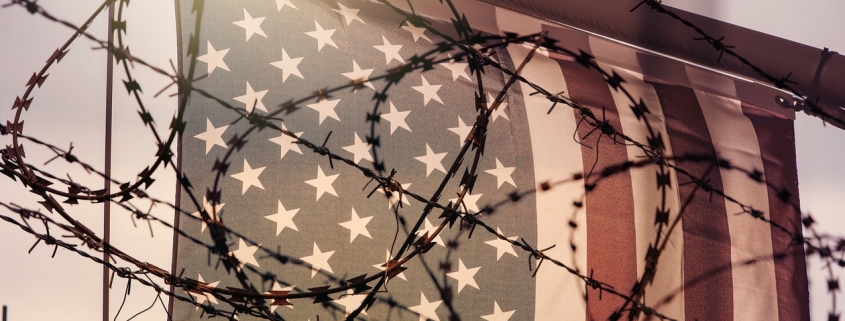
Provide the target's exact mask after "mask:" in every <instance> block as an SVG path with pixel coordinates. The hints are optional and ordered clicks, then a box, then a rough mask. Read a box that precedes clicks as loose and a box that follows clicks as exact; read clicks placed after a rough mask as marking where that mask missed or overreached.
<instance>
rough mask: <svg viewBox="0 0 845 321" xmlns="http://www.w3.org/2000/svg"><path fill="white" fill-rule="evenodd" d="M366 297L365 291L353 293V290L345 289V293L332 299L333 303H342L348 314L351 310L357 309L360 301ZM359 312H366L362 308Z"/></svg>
mask: <svg viewBox="0 0 845 321" xmlns="http://www.w3.org/2000/svg"><path fill="white" fill-rule="evenodd" d="M366 298H367V293H359V294H355V290H353V289H349V290H346V295H343V296H341V297H340V298H338V299H336V300H334V303H337V304H340V305H342V306H343V307H344V308H345V309H346V315H347V316H348V315H349V314H350V313H352V311H355V310H356V309H358V307H359V306H361V302H364V299H366ZM361 313H363V314H367V311H366V310H362V311H361Z"/></svg>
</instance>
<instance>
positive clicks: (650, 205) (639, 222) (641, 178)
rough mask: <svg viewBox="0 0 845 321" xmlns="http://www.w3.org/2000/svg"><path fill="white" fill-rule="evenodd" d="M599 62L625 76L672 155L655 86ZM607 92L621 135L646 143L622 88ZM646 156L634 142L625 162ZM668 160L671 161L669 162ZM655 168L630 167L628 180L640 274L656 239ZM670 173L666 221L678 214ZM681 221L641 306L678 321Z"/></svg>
mask: <svg viewBox="0 0 845 321" xmlns="http://www.w3.org/2000/svg"><path fill="white" fill-rule="evenodd" d="M599 66H601V68H602V69H603V70H606V71H611V70H613V71H615V72H616V73H618V74H620V75H622V78H624V79H625V89H627V90H628V92H630V93H631V95H633V96H634V99H642V100H643V102H644V103H645V104H646V106H648V108H649V113H648V114H645V117H646V118H647V119H648V121H649V123H650V124H651V125H652V128H654V130H655V131H656V132H659V133H660V135H661V136H662V137H663V139H664V140H663V142H664V144H665V145H666V149H665V155H672V144H671V143H670V142H669V135H668V134H667V133H666V124H665V122H664V118H663V109H662V106H661V105H660V99H659V98H658V97H657V92H656V91H655V90H654V87H652V86H651V85H650V84H648V83H646V82H645V81H643V76H642V75H641V74H639V73H635V72H631V71H628V70H626V69H622V68H616V67H613V66H610V65H607V64H602V63H599ZM608 87H609V86H608ZM608 90H610V92H611V94H612V95H613V101H614V102H615V103H616V110H617V111H618V113H619V119H620V122H621V123H622V130H623V132H624V133H625V135H628V137H631V138H632V139H634V140H636V141H639V142H647V141H648V130H647V129H646V127H645V125H644V124H643V122H642V121H640V120H638V119H637V117H636V116H635V115H634V112H633V111H632V110H631V107H630V106H631V101H630V100H629V99H628V97H627V96H625V94H624V93H623V92H622V91H616V90H613V89H612V88H608ZM644 158H645V154H644V153H643V151H642V149H640V148H639V147H637V146H628V160H629V161H632V162H637V161H642V160H643V159H644ZM670 163H673V162H671V161H670ZM656 170H657V166H649V167H642V168H632V169H631V184H632V185H633V192H634V214H635V220H634V224H635V226H636V233H637V275H638V276H642V275H643V271H644V270H645V258H646V252H647V251H648V246H649V244H651V243H652V242H654V240H655V237H656V233H657V228H656V225H655V224H654V223H655V222H654V219H655V211H656V209H657V208H659V207H660V203H661V201H662V197H663V196H662V194H661V193H659V192H657V191H658V189H657V180H656V179H655V171H656ZM669 175H670V177H671V181H672V182H671V185H670V186H669V187H670V188H669V189H668V191H667V193H666V208H667V209H669V210H670V212H669V222H670V223H671V222H673V221H674V220H675V218H676V217H677V216H678V211H679V209H680V205H679V204H680V201H679V196H678V179H677V177H676V175H675V172H674V171H670V172H669ZM680 223H681V224H679V225H677V226H676V227H675V229H674V230H673V231H672V234H671V235H670V236H669V242H668V243H667V246H666V249H665V250H664V251H663V253H662V254H661V255H660V260H659V261H658V266H657V273H656V274H655V277H654V281H653V282H652V284H651V285H650V286H648V287H646V291H645V293H646V296H645V299H646V301H645V304H646V305H647V306H650V307H654V308H657V310H658V311H659V312H660V313H662V314H664V315H667V316H669V317H672V318H675V319H676V320H679V321H682V320H684V293H683V291H680V292H678V290H679V289H683V283H684V275H683V272H684V271H683V269H682V268H680V267H682V266H683V258H684V256H683V255H684V252H683V250H684V231H683V229H682V228H681V226H683V221H681V222H680ZM662 233H663V234H664V236H662V237H661V239H662V238H663V237H665V233H666V231H665V230H664V231H663V232H662ZM670 296H671V298H672V299H671V300H670V301H669V302H665V303H662V304H660V305H659V306H658V303H659V302H660V301H662V300H664V299H666V298H667V297H670Z"/></svg>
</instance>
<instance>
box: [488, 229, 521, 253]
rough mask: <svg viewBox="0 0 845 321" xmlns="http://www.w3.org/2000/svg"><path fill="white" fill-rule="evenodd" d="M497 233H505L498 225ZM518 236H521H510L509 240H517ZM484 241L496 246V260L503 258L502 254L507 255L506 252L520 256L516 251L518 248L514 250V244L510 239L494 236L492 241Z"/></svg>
mask: <svg viewBox="0 0 845 321" xmlns="http://www.w3.org/2000/svg"><path fill="white" fill-rule="evenodd" d="M496 233H499V234H500V235H505V234H504V233H502V230H500V229H499V228H498V227H496ZM518 238H519V236H514V237H509V238H508V240H511V241H516V240H517V239H518ZM484 243H486V244H487V245H490V246H492V247H495V248H496V261H498V260H499V259H501V258H502V255H505V253H508V254H510V255H513V256H514V257H519V255H518V254H517V253H516V250H514V248H513V244H511V243H510V242H508V241H505V240H503V239H500V238H498V237H496V238H494V239H492V240H490V241H486V242H484Z"/></svg>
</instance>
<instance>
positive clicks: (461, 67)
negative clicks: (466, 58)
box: [440, 54, 472, 82]
mask: <svg viewBox="0 0 845 321" xmlns="http://www.w3.org/2000/svg"><path fill="white" fill-rule="evenodd" d="M440 65H441V66H443V67H446V69H449V71H451V72H452V81H455V80H458V78H460V77H464V78H466V79H467V80H469V81H470V82H472V78H469V74H467V72H466V69H467V66H469V63H466V62H457V61H455V59H452V55H451V54H450V55H449V62H441V63H440Z"/></svg>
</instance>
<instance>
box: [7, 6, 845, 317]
mask: <svg viewBox="0 0 845 321" xmlns="http://www.w3.org/2000/svg"><path fill="white" fill-rule="evenodd" d="M266 1H269V0H266ZM300 1H301V0H300ZM98 2H99V1H92V0H76V1H62V0H41V1H39V2H38V4H39V5H41V6H43V7H44V8H45V9H46V10H48V11H49V12H50V13H52V14H53V15H55V16H57V17H59V18H62V19H66V20H68V21H70V22H72V23H74V24H77V25H78V24H81V23H82V22H83V21H84V20H85V19H87V17H88V16H89V15H90V14H91V12H92V11H93V10H94V8H96V7H97V6H98V5H99V3H98ZM664 3H665V4H668V5H670V6H675V7H678V8H682V9H685V10H689V11H693V12H696V13H699V14H703V15H707V16H710V17H713V18H716V19H720V20H726V21H729V22H732V23H735V24H738V25H741V26H744V27H748V28H752V29H755V30H759V31H762V32H765V33H769V34H773V35H776V36H779V37H782V38H786V39H790V40H793V41H797V42H801V43H805V44H808V45H811V46H814V47H829V48H831V49H832V50H840V51H845V34H843V30H845V19H841V17H840V15H841V14H842V13H845V2H842V1H834V0H824V1H821V0H807V1H803V2H800V5H798V4H797V3H798V2H796V1H784V0H776V1H763V0H746V1H726V0H718V1H692V0H665V1H664ZM124 20H128V21H129V26H128V28H127V30H128V35H127V39H126V40H127V42H128V43H129V44H130V48H131V50H132V53H133V55H136V56H139V57H143V58H144V59H145V60H147V61H149V62H151V63H152V64H154V65H157V66H159V67H162V68H169V67H168V66H169V61H170V60H173V61H174V63H175V60H176V49H175V48H176V37H175V32H174V30H175V14H174V11H173V1H172V0H144V1H141V0H133V1H132V4H131V6H130V7H129V10H128V12H127V13H126V16H125V17H124ZM105 21H106V20H105V19H104V16H101V17H99V18H98V19H97V20H96V21H95V23H94V24H93V25H92V26H91V28H90V30H89V32H91V33H92V34H94V35H95V36H97V37H101V38H104V37H105V36H106V32H105V30H106V24H105ZM71 34H72V31H71V30H69V29H67V28H66V27H63V26H60V25H58V24H55V23H52V22H49V21H47V20H45V19H44V18H42V17H39V16H33V15H30V14H29V13H27V12H26V11H25V10H24V9H23V8H20V7H18V6H12V7H9V8H3V9H0V48H3V49H2V50H0V102H5V103H0V104H9V105H10V104H11V103H12V102H13V101H14V99H15V96H18V95H21V94H22V93H23V90H24V89H25V88H24V86H23V85H24V84H25V83H26V81H27V80H28V79H29V77H30V75H31V74H32V73H33V72H35V71H37V70H38V69H40V68H41V67H42V66H43V63H44V60H45V59H46V58H47V57H49V56H50V54H51V53H52V52H53V50H54V49H56V48H57V47H59V46H61V44H62V43H63V42H64V41H65V40H66V39H67V38H68V37H69V36H70V35H71ZM94 45H95V44H94V43H92V42H90V41H87V40H84V39H80V40H78V41H76V42H75V43H74V44H73V45H72V46H71V51H70V53H69V54H68V55H67V56H66V57H65V59H64V60H62V62H61V63H59V64H58V65H56V66H53V67H52V68H51V69H50V72H49V73H50V77H49V78H48V80H47V82H46V83H45V86H44V88H41V89H36V90H35V92H34V95H33V96H34V97H35V100H34V103H33V108H31V109H30V110H29V111H28V112H27V113H26V115H25V117H26V118H25V119H26V134H28V135H32V136H35V137H39V138H42V139H44V140H46V141H49V142H56V143H57V144H58V145H59V146H60V147H63V148H66V144H67V142H69V141H73V144H74V153H76V154H78V155H85V158H84V161H86V162H88V163H89V164H91V165H94V166H95V167H97V168H102V164H103V151H102V146H103V141H102V139H103V138H102V137H103V132H104V130H105V129H104V126H103V119H104V117H105V115H104V112H103V106H104V101H105V98H104V97H105V94H104V87H105V82H106V81H105V66H106V55H105V52H104V51H102V50H100V51H92V50H91V47H92V46H94ZM774 54H776V53H774ZM120 68H122V67H120ZM135 73H136V75H137V77H139V78H141V79H143V82H142V84H143V85H144V88H143V90H144V102H145V104H146V105H147V106H148V108H149V109H150V110H151V111H152V113H153V115H154V116H155V117H156V119H157V125H158V126H159V127H160V128H159V130H160V131H161V132H163V131H164V130H166V129H167V125H169V119H170V117H171V116H172V114H173V107H174V106H175V105H176V102H175V99H173V98H169V97H166V96H167V95H162V96H160V97H159V98H156V99H153V98H152V95H153V94H155V93H156V92H158V90H160V89H161V88H163V87H164V86H166V85H167V79H166V78H162V77H157V76H154V75H152V74H151V73H149V72H147V71H146V69H144V68H136V69H135ZM122 75H123V73H122V71H120V69H116V72H115V80H116V85H115V90H114V93H115V95H114V105H115V106H120V107H122V108H116V109H115V111H114V112H115V115H114V124H115V137H114V140H115V141H114V145H115V146H119V147H118V148H119V151H118V152H116V153H115V155H114V160H113V164H115V168H114V169H113V170H114V174H115V176H116V177H117V178H118V179H119V180H122V181H130V180H134V177H135V175H136V174H137V173H138V172H140V170H141V169H142V168H135V167H133V166H132V165H137V164H139V163H143V164H148V163H150V161H151V160H152V157H151V156H150V155H152V154H154V150H155V146H154V145H152V143H150V142H149V139H146V138H145V140H142V141H134V140H133V137H131V136H128V135H127V133H137V132H142V133H143V132H148V130H147V129H144V128H143V127H142V126H141V125H140V122H139V121H138V118H137V117H138V116H137V114H136V109H135V103H134V102H133V101H131V100H128V99H129V97H127V95H126V92H125V91H124V88H123V85H122V83H121V82H120V80H121V79H122V77H123V76H122ZM171 92H172V90H171V91H169V92H166V94H169V93H171ZM6 106H8V105H6ZM126 106H129V107H128V108H127V107H126ZM13 115H14V114H13V113H12V111H10V110H9V109H8V108H0V121H2V122H3V123H4V124H5V121H6V120H7V119H9V118H10V117H12V116H13ZM796 131H797V134H796V135H797V152H798V167H799V180H800V189H801V202H802V207H803V210H804V211H805V212H811V213H813V214H814V215H815V216H816V220H817V221H819V222H821V223H822V224H820V225H822V227H823V229H825V230H828V231H839V233H837V234H840V235H841V234H843V233H842V231H845V219H842V218H840V216H839V215H838V213H836V211H837V209H839V208H842V205H843V201H842V195H845V184H843V183H842V182H845V170H844V169H843V168H842V164H845V151H843V149H842V148H841V147H840V146H841V145H842V142H845V131H842V130H839V129H836V128H834V127H832V126H828V127H823V126H821V122H820V121H819V120H818V119H815V118H810V117H806V116H804V115H803V114H799V116H798V119H797V120H796ZM0 143H2V145H7V144H11V143H10V139H9V137H8V136H2V137H0ZM30 145H31V144H29V145H27V149H26V152H27V155H28V158H29V159H32V160H40V159H49V158H50V157H52V155H51V153H50V152H49V151H47V150H44V149H43V148H36V147H35V146H30ZM118 164H120V165H118ZM35 165H37V166H43V165H42V164H40V163H39V164H35ZM47 168H49V169H50V170H51V171H53V172H56V173H64V172H69V173H70V176H71V177H72V178H74V179H75V180H77V181H80V182H82V183H84V184H87V185H89V186H102V179H97V178H95V177H90V176H88V175H86V174H85V172H84V171H81V170H79V168H78V166H66V165H65V164H64V163H63V162H61V161H55V162H53V163H51V164H50V165H49V166H48V167H47ZM171 176H172V171H171V170H170V169H169V168H168V169H167V170H166V171H162V172H160V173H158V177H157V179H158V181H157V182H156V185H155V186H156V187H157V188H156V189H155V191H156V193H157V194H155V195H154V196H156V197H159V198H162V199H172V197H173V193H174V192H173V191H174V189H173V186H174V182H173V179H172V178H171ZM0 191H2V192H0V194H2V195H3V196H2V198H0V201H4V202H5V201H9V200H14V201H15V202H18V203H20V204H26V205H28V206H32V205H31V204H35V203H34V202H35V201H36V198H35V196H34V195H33V194H30V193H28V192H26V191H25V190H24V189H23V188H22V187H21V186H20V185H18V184H17V183H12V182H10V181H9V180H7V179H5V178H3V179H0ZM36 206H37V205H36ZM75 209H76V210H81V211H87V212H86V213H85V214H84V215H81V216H80V217H79V218H78V219H80V220H81V221H82V222H83V223H85V224H86V225H88V226H89V227H92V228H93V229H94V231H95V232H97V233H98V234H99V233H101V231H102V222H101V219H102V205H80V206H79V207H77V208H75ZM157 211H158V212H154V213H158V214H159V215H158V216H159V217H162V218H167V217H172V211H168V210H167V209H164V208H161V209H157ZM0 213H3V214H8V212H7V211H5V210H0ZM112 220H113V221H112V233H113V235H114V243H115V245H116V246H118V247H121V248H123V249H125V250H126V251H127V252H130V253H137V256H138V257H139V258H140V259H142V260H146V261H149V262H151V263H153V264H156V265H158V266H160V267H162V268H165V269H169V268H170V252H169V251H170V237H171V236H170V233H168V231H167V229H165V228H163V227H160V226H158V227H154V228H155V229H154V232H155V233H156V237H155V238H150V237H149V230H147V229H146V228H145V227H144V226H139V228H134V227H133V225H132V222H131V221H130V219H129V218H128V217H127V216H126V215H114V216H113V219H112ZM137 240H144V241H143V242H138V241H137ZM33 242H34V239H33V238H32V237H29V236H27V235H26V234H25V233H24V232H22V231H20V230H19V229H17V228H16V227H13V226H11V225H9V224H6V223H5V222H4V223H0V244H3V250H2V252H0V253H2V254H3V256H2V257H3V259H2V261H3V262H2V263H0V304H3V305H8V306H9V307H10V319H9V320H10V321H18V320H24V319H26V320H55V319H65V320H94V319H98V318H100V317H99V316H100V314H101V306H100V302H101V301H100V293H101V292H100V291H101V289H100V287H101V277H102V276H101V275H102V272H101V270H100V269H99V268H98V267H97V268H95V266H96V265H95V264H94V263H93V262H89V261H87V260H86V259H83V258H81V257H78V256H77V255H75V254H72V253H69V252H67V251H59V252H58V253H57V254H56V257H55V258H53V259H51V258H50V255H51V254H52V248H51V247H49V246H46V245H44V244H43V243H42V244H40V245H39V246H38V247H36V248H35V250H33V252H32V254H31V255H27V254H26V251H27V250H28V249H29V247H30V246H31V244H32V243H33ZM814 263H815V262H812V261H811V265H810V269H811V271H813V273H814V274H818V271H819V268H818V264H814ZM124 282H125V280H123V279H118V280H117V281H116V282H115V284H114V287H113V290H112V295H111V304H110V306H111V308H110V310H111V313H112V316H114V314H115V313H116V311H117V310H118V307H119V306H120V300H121V299H122V298H123V289H124V286H125V283H124ZM823 282H824V281H823V278H821V279H814V280H813V281H812V293H813V298H818V297H822V298H824V299H823V300H813V303H812V304H813V308H812V309H813V316H814V319H817V320H822V319H825V313H826V312H825V311H826V309H827V306H828V305H829V300H828V299H827V296H826V295H825V292H826V291H825V288H824V283H823ZM33 285H34V286H33ZM154 298H155V294H154V292H153V291H151V290H148V289H145V288H143V287H141V286H135V287H133V288H132V293H131V295H130V296H129V299H128V300H127V302H126V306H124V308H123V309H124V310H123V311H122V312H121V317H120V319H125V318H128V317H129V316H131V315H132V314H135V313H136V312H138V311H140V310H142V309H144V308H146V307H147V306H149V305H150V304H151V303H152V302H153V299H154ZM30 309H32V310H30ZM58 313H61V315H58ZM143 319H144V320H164V316H163V311H162V310H161V308H160V307H155V308H154V309H153V310H152V311H151V312H149V313H148V314H145V315H143ZM136 320H137V319H136Z"/></svg>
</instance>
